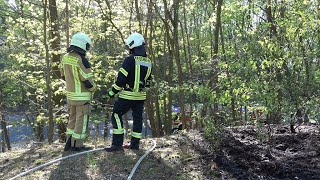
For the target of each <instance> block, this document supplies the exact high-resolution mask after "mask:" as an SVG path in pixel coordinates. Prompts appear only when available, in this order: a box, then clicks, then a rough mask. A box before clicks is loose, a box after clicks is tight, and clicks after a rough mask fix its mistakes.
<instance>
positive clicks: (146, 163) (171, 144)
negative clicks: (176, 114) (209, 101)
mask: <svg viewBox="0 0 320 180" xmlns="http://www.w3.org/2000/svg"><path fill="white" fill-rule="evenodd" d="M270 129H271V130H272V133H271V134H270V135H271V136H268V128H267V127H261V128H257V127H254V126H241V127H232V128H225V130H224V134H223V136H222V137H221V138H220V139H216V140H215V141H212V140H209V139H206V138H205V137H204V136H203V134H202V133H201V132H199V131H195V130H192V131H189V132H180V133H179V134H175V135H171V136H167V137H163V138H157V139H155V140H156V142H157V146H156V148H155V150H154V151H153V152H152V153H151V154H149V155H148V156H147V157H146V158H145V159H144V160H143V161H142V163H141V164H140V166H139V168H138V169H137V171H136V173H135V174H134V176H133V179H143V180H145V179H147V180H149V179H151V180H157V179H159V180H160V179H161V180H162V179H178V180H189V179H190V180H191V179H199V180H200V179H201V180H202V179H213V180H215V179H267V180H269V179H270V180H273V179H305V180H313V179H320V135H319V127H317V126H301V127H299V129H300V131H299V132H298V133H296V134H291V133H290V132H289V128H288V127H286V126H272V127H271V128H270ZM297 131H298V130H297ZM107 144H109V142H108V143H107ZM89 145H90V144H89ZM104 146H105V145H104V143H100V145H98V146H97V147H104ZM151 147H152V143H151V140H150V139H144V140H142V149H141V150H139V151H133V150H125V151H124V152H116V153H107V152H105V151H99V152H95V153H89V154H86V155H81V156H78V157H74V158H70V159H67V160H64V161H62V162H58V163H55V164H53V165H51V166H48V167H45V168H42V169H40V170H38V171H35V172H33V173H30V174H28V175H26V176H24V177H23V178H20V179H52V180H56V179H57V180H59V179H77V180H82V179H84V180H85V179H99V180H100V179H112V180H113V179H115V180H118V179H119V180H120V179H127V178H128V176H129V174H130V172H131V170H132V168H133V167H134V165H135V163H136V162H137V161H138V160H139V158H140V157H141V156H142V155H143V154H144V153H145V152H146V151H147V150H148V149H149V148H151ZM69 154H72V152H63V144H58V143H57V144H54V145H33V146H31V147H29V148H26V149H20V150H14V151H11V152H6V153H0V179H9V178H11V177H14V176H15V175H17V174H19V173H21V172H23V171H26V170H28V169H30V168H33V167H36V166H39V165H41V164H44V163H45V162H48V161H50V160H53V159H57V158H60V157H63V156H67V155H69Z"/></svg>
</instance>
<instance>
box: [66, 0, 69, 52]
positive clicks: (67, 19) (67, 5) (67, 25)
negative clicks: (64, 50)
mask: <svg viewBox="0 0 320 180" xmlns="http://www.w3.org/2000/svg"><path fill="white" fill-rule="evenodd" d="M69 26H70V25H69V0H66V38H67V47H69V46H70V28H69Z"/></svg>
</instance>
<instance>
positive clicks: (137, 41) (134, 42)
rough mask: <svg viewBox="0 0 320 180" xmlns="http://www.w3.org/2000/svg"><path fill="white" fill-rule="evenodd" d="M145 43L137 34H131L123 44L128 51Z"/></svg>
mask: <svg viewBox="0 0 320 180" xmlns="http://www.w3.org/2000/svg"><path fill="white" fill-rule="evenodd" d="M144 43H145V41H144V38H143V36H142V35H141V34H139V33H132V34H131V35H130V36H129V37H128V38H127V39H126V40H125V44H126V46H128V48H129V49H133V48H135V47H138V46H141V45H143V44H144Z"/></svg>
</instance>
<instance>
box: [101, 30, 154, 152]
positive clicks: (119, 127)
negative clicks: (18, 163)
mask: <svg viewBox="0 0 320 180" xmlns="http://www.w3.org/2000/svg"><path fill="white" fill-rule="evenodd" d="M125 45H126V47H127V49H128V50H129V54H130V55H129V56H128V57H127V58H125V60H124V61H123V63H122V66H121V68H120V70H119V72H118V77H117V80H116V82H115V84H113V86H112V88H111V89H110V90H109V92H108V96H109V97H110V98H113V97H114V96H115V95H116V94H117V93H119V98H118V100H117V101H115V103H114V107H113V113H112V117H111V120H112V126H113V138H112V145H111V146H110V147H108V148H105V150H106V151H107V152H112V151H122V150H123V146H122V145H123V136H124V129H123V123H122V122H123V121H122V115H124V114H125V113H126V112H128V111H129V110H130V109H132V117H133V128H132V131H131V132H132V133H131V142H130V145H128V146H126V148H130V149H134V150H138V149H139V141H140V139H141V136H142V133H141V132H142V114H143V106H144V105H143V104H144V101H145V100H146V90H147V89H148V88H149V87H150V83H151V69H152V64H151V60H150V59H149V58H147V54H146V49H145V40H144V38H143V36H142V35H141V34H139V33H133V34H131V35H130V36H129V37H128V38H127V39H126V40H125Z"/></svg>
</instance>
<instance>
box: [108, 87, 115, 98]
mask: <svg viewBox="0 0 320 180" xmlns="http://www.w3.org/2000/svg"><path fill="white" fill-rule="evenodd" d="M114 95H115V93H114V92H113V91H112V89H110V90H109V92H108V96H109V97H110V98H113V97H114Z"/></svg>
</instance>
